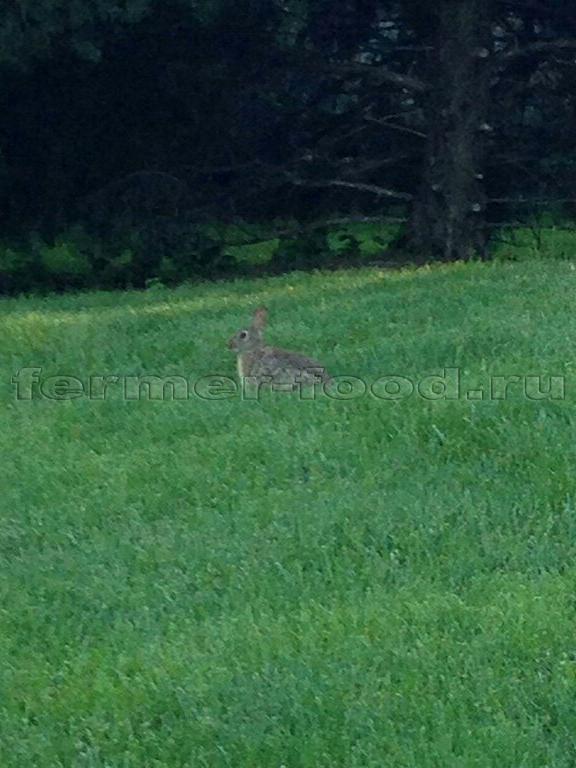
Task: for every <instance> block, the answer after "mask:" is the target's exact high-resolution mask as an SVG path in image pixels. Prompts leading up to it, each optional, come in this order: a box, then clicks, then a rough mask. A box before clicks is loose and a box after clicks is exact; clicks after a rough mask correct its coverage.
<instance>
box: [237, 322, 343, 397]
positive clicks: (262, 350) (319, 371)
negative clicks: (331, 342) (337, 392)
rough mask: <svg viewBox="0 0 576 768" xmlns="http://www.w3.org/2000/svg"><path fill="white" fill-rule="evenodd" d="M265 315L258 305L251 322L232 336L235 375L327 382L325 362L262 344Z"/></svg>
mask: <svg viewBox="0 0 576 768" xmlns="http://www.w3.org/2000/svg"><path fill="white" fill-rule="evenodd" d="M267 319H268V310H267V309H266V307H259V308H258V309H257V310H256V311H255V312H254V316H253V318H252V325H251V326H250V327H249V328H244V329H242V330H241V331H238V332H237V333H235V334H234V336H232V338H231V339H230V341H229V342H228V346H229V348H230V349H232V350H233V351H234V352H235V353H236V355H237V366H238V376H239V377H240V379H241V380H242V379H243V378H245V377H247V376H250V377H254V378H256V379H257V380H259V381H264V382H271V383H282V384H292V385H294V384H295V383H297V382H300V383H302V384H312V383H313V382H315V381H322V382H324V383H327V382H328V381H329V380H330V377H329V376H328V374H327V373H326V369H325V368H324V366H323V365H322V364H321V363H319V362H318V361H316V360H312V359H311V358H309V357H306V356H305V355H300V354H298V353H297V352H288V351H287V350H285V349H277V348H276V347H268V346H266V344H264V338H263V330H264V327H265V326H266V321H267Z"/></svg>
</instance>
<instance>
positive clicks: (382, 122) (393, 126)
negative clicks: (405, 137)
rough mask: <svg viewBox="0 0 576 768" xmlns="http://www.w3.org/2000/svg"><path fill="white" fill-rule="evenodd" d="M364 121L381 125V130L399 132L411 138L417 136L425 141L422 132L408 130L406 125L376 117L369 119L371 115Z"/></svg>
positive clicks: (412, 129) (365, 117) (366, 116)
mask: <svg viewBox="0 0 576 768" xmlns="http://www.w3.org/2000/svg"><path fill="white" fill-rule="evenodd" d="M364 120H366V122H367V123H374V124H375V125H381V126H382V127H383V128H390V129H391V130H393V131H400V133H410V134H412V135H413V136H419V137H420V138H421V139H426V138H427V135H426V134H425V133H422V131H417V130H416V129H415V128H409V127H408V126H406V125H400V124H399V123H391V122H390V121H389V120H386V119H385V118H384V119H380V118H378V117H371V115H365V116H364Z"/></svg>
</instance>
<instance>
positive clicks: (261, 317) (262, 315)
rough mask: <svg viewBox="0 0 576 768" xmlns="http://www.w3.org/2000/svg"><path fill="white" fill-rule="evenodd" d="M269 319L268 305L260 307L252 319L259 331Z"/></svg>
mask: <svg viewBox="0 0 576 768" xmlns="http://www.w3.org/2000/svg"><path fill="white" fill-rule="evenodd" d="M267 320H268V310H267V309H266V307H258V309H257V310H256V311H255V312H254V319H253V320H252V325H253V326H254V328H256V329H258V330H259V331H261V330H262V328H264V326H265V325H266V321H267Z"/></svg>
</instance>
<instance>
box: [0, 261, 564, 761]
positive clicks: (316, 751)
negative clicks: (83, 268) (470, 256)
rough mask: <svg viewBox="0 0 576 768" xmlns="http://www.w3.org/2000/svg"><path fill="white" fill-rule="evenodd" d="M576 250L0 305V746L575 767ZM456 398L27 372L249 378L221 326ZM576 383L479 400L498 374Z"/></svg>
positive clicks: (84, 754) (41, 751) (97, 756)
mask: <svg viewBox="0 0 576 768" xmlns="http://www.w3.org/2000/svg"><path fill="white" fill-rule="evenodd" d="M575 288H576V271H574V269H573V266H572V265H571V264H570V263H569V262H552V263H546V262H544V261H527V262H523V263H518V264H497V263H493V264H469V265H466V266H458V265H455V266H450V267H439V268H434V269H419V270H415V269H411V270H403V271H388V272H387V271H379V270H376V269H366V270H359V271H353V272H335V273H331V274H320V273H316V274H312V275H305V274H300V273H296V274H292V275H288V276H284V277H281V278H274V279H272V278H271V279H266V280H261V281H257V282H248V281H238V282H235V283H221V284H212V285H205V286H196V287H194V286H188V287H182V288H179V289H177V290H173V291H171V290H168V289H162V288H157V289H154V290H150V291H147V292H139V293H138V292H132V293H93V294H87V295H77V296H73V295H68V296H63V297H50V298H46V299H41V298H30V299H26V298H21V299H14V300H5V301H2V302H0V322H1V326H2V332H1V334H0V366H1V376H0V387H1V391H2V402H1V412H0V441H1V455H2V474H1V481H0V482H1V485H2V489H1V495H0V505H1V508H2V511H1V517H0V558H1V560H0V568H1V573H0V576H1V579H0V765H1V766H2V768H16V767H18V768H31V767H34V768H148V767H150V768H152V767H154V768H184V766H187V767H188V768H204V767H206V768H221V767H222V768H224V766H230V767H231V768H245V767H246V768H282V767H284V768H382V766H386V768H411V767H415V768H416V767H417V768H432V767H433V766H434V768H456V767H458V768H473V767H474V768H475V767H478V768H543V767H544V766H548V767H549V768H572V766H574V765H575V764H576V706H575V702H576V631H575V628H576V599H575V595H576V559H575V554H576V480H575V478H576V475H575V466H576V462H575V460H576V431H575V424H576V418H575V415H574V402H575V397H576V396H575V386H576V380H575V379H576V370H575V364H576V363H575V360H576V355H575V353H574V346H575V342H574V339H575V338H576V312H575V301H574V297H575ZM263 302H265V303H266V304H267V305H268V306H269V308H270V314H271V319H270V331H269V338H270V340H271V341H272V342H273V343H277V344H280V345H283V346H289V347H293V348H295V349H300V350H303V351H306V352H308V353H310V354H313V355H314V356H317V357H319V358H320V359H322V360H323V361H325V363H326V365H327V366H328V367H329V369H330V371H331V372H332V373H333V374H348V375H353V376H356V377H359V378H362V379H363V380H364V381H366V382H368V383H369V382H371V381H374V380H376V379H377V378H379V377H381V376H383V375H386V374H393V375H401V376H403V377H406V378H410V379H414V380H416V379H417V380H420V379H421V378H422V377H426V376H430V375H434V374H439V373H441V372H442V371H443V369H445V368H448V367H450V368H452V367H457V368H459V369H460V372H461V378H462V382H463V389H462V391H461V393H460V396H459V397H458V398H457V399H453V400H443V399H439V400H433V399H429V398H425V397H419V396H417V395H413V396H411V397H405V398H402V399H398V400H391V399H384V398H382V397H375V396H373V395H370V394H369V393H366V394H365V395H364V396H359V397H355V398H353V399H350V400H339V399H335V398H333V397H328V396H326V395H324V394H322V393H320V394H319V396H318V398H317V399H316V400H315V401H302V400H299V399H298V398H297V397H296V396H294V395H286V394H280V393H266V392H265V393H263V396H262V397H261V399H260V400H259V401H246V400H242V399H240V398H238V397H232V398H229V399H222V400H206V399H202V398H200V397H197V396H191V397H190V398H188V399H185V400H172V401H171V400H165V401H149V400H147V399H144V398H142V399H139V400H136V401H127V400H125V399H124V398H123V397H122V396H120V395H119V394H118V391H117V389H114V387H111V390H110V396H109V397H106V398H104V399H89V398H88V397H78V398H77V399H72V400H66V401H57V400H54V399H50V398H48V397H46V396H42V393H41V391H40V390H39V389H38V387H35V389H34V393H33V394H34V396H33V399H31V400H16V398H15V390H14V386H13V385H12V384H11V377H12V376H13V375H14V374H15V373H16V372H17V371H18V370H19V369H21V368H22V367H38V368H41V373H40V378H41V380H42V381H44V380H45V378H46V377H49V376H54V375H67V376H75V377H77V378H80V379H81V380H84V379H86V378H88V377H90V376H102V375H118V376H127V375H136V376H139V375H144V374H154V375H157V376H169V375H183V376H186V377H190V378H192V379H194V380H195V379H197V378H199V377H202V376H205V375H207V374H224V375H227V376H235V364H234V360H233V357H232V356H231V354H230V352H229V351H228V350H227V349H226V340H227V339H228V337H229V336H230V335H231V334H232V333H233V332H234V331H235V330H237V329H238V328H239V327H241V325H242V324H244V323H245V321H246V320H247V318H248V317H249V315H250V312H251V311H252V309H253V308H254V307H255V306H257V305H258V304H260V303H263ZM512 375H515V376H520V377H522V376H548V375H551V376H557V377H560V376H561V377H565V396H564V398H563V399H554V400H552V399H546V398H544V399H533V398H532V397H528V396H527V394H525V393H524V392H523V390H522V388H521V387H520V386H512V387H510V388H509V390H508V393H507V394H508V396H507V397H506V398H505V399H484V400H472V399H468V398H467V396H466V392H469V391H471V390H474V391H478V390H479V389H480V387H482V388H484V391H486V386H487V382H489V380H490V377H496V376H498V377H499V376H512Z"/></svg>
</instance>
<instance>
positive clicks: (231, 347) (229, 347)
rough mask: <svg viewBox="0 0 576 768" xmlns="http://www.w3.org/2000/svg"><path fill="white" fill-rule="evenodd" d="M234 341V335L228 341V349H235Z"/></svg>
mask: <svg viewBox="0 0 576 768" xmlns="http://www.w3.org/2000/svg"><path fill="white" fill-rule="evenodd" d="M234 342H235V338H234V336H232V338H231V339H230V341H229V342H228V349H234V346H235V344H234Z"/></svg>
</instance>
